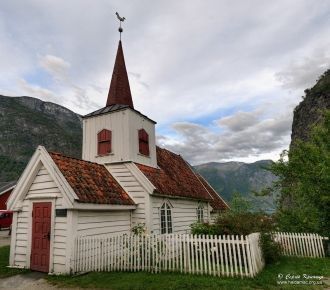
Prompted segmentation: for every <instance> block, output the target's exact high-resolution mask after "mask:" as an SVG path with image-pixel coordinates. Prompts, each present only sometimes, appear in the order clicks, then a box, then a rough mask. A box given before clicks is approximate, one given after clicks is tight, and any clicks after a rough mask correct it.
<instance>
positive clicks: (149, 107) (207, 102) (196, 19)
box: [0, 0, 330, 161]
mask: <svg viewBox="0 0 330 290" xmlns="http://www.w3.org/2000/svg"><path fill="white" fill-rule="evenodd" d="M94 2H95V3H94ZM94 2H93V5H91V1H89V0H70V1H65V0H58V1H50V0H44V1H40V0H27V1H24V6H22V3H19V1H0V42H1V46H0V93H5V92H12V94H15V95H20V94H29V95H30V96H32V97H41V98H46V99H51V100H54V101H56V102H58V103H60V104H61V105H65V106H68V107H69V108H70V109H71V110H73V111H76V112H77V113H80V114H85V113H88V112H91V111H93V110H95V109H97V108H99V107H102V106H104V105H105V103H106V98H107V93H108V88H109V84H110V79H111V73H112V68H113V63H114V58H115V54H116V49H117V45H118V38H119V36H118V32H117V28H118V22H117V19H116V17H115V12H116V11H117V10H118V11H119V12H120V13H121V14H123V15H124V16H125V17H126V21H125V23H124V33H123V35H122V38H123V46H124V53H125V60H126V65H127V70H128V72H129V78H130V84H131V91H132V95H133V101H134V104H135V106H136V109H138V110H139V111H141V112H142V113H144V114H146V115H148V116H149V117H150V118H152V119H155V121H157V122H158V126H159V128H160V134H161V135H162V136H163V138H159V140H160V141H161V142H165V143H166V144H172V145H173V146H174V145H178V146H179V145H180V144H181V145H182V144H183V139H184V138H188V136H187V134H188V132H189V134H191V135H194V131H196V132H199V134H201V136H203V137H202V138H200V139H198V140H199V142H202V144H203V145H205V146H207V148H208V149H209V150H210V153H209V155H208V156H206V155H207V152H202V153H203V154H201V155H202V156H204V158H205V160H206V159H207V160H209V159H210V158H211V157H212V158H217V159H221V158H224V157H226V158H227V157H228V158H250V157H244V154H245V156H250V155H251V154H252V155H253V154H254V155H255V156H256V158H258V156H259V157H262V156H266V155H267V154H268V155H267V156H271V155H272V154H275V153H274V152H278V151H276V150H278V149H275V148H279V147H281V146H282V145H281V144H282V143H283V144H284V143H285V141H284V140H285V139H287V140H289V137H290V132H289V131H286V133H283V134H286V135H285V136H284V135H283V134H280V135H281V137H280V140H282V141H276V140H271V141H272V142H271V144H275V145H276V146H275V145H274V146H270V147H269V146H268V149H267V148H266V147H265V149H262V150H261V149H260V148H261V147H262V146H261V145H260V146H257V147H256V148H254V146H252V145H251V144H250V145H249V144H246V143H248V141H244V139H243V137H244V134H247V132H248V130H252V129H253V128H260V130H263V132H264V133H263V134H257V139H256V140H259V138H261V140H260V141H258V142H257V143H260V144H264V143H265V141H264V140H266V141H267V140H270V139H269V138H270V137H269V136H268V135H267V134H266V132H268V131H267V129H266V128H264V127H267V126H268V127H271V126H274V127H273V128H272V129H271V130H273V131H276V130H277V129H276V128H279V129H278V130H280V131H281V130H282V129H281V124H280V123H281V122H280V118H279V116H280V115H286V112H287V110H288V108H290V109H292V108H293V107H294V106H295V105H296V104H297V103H298V102H299V101H300V96H301V94H302V90H303V89H305V88H307V87H309V86H310V85H311V84H313V82H314V81H315V79H316V78H317V77H318V75H320V74H321V73H322V70H323V68H324V67H325V65H326V63H327V62H329V50H328V47H329V40H328V38H329V35H330V18H329V13H330V5H329V4H328V2H327V1H323V0H315V1H308V0H301V1H289V2H288V1H286V0H279V1H276V2H269V1H260V0H252V1H237V0H224V1H217V0H208V1H198V0H189V1H188V0H183V1H174V0H169V1H150V0H141V1H138V2H136V1H129V2H126V1H119V0H114V1H108V0H99V1H94ZM247 11H249V13H247ZM86 12H88V13H86ZM49 76H51V78H49ZM17 79H21V81H20V85H19V86H17ZM22 80H23V81H22ZM24 80H25V81H24ZM288 88H289V89H290V90H295V91H294V93H292V91H291V92H290V91H289V90H287V89H288ZM298 90H299V91H298ZM262 106H264V107H263V109H261V111H260V115H258V112H256V108H260V107H262ZM251 112H255V113H253V114H252V113H251ZM228 114H229V115H230V116H228ZM210 116H212V117H210ZM223 116H225V117H223ZM210 119H212V120H211V121H210ZM219 119H220V121H219V122H220V125H221V126H222V128H218V129H219V130H221V129H222V130H223V131H222V135H221V138H222V139H221V140H220V137H219V136H218V135H217V134H215V133H214V132H213V131H211V130H210V129H209V127H212V126H214V124H213V123H212V121H217V120H219ZM266 119H268V121H267V122H266V121H265V120H266ZM205 120H209V121H208V122H209V124H206V123H207V121H205ZM271 120H275V121H274V122H275V123H276V124H277V125H276V126H277V127H276V126H275V125H274V124H273V125H272V121H271ZM284 120H286V119H285V118H284ZM198 122H200V123H202V124H204V125H203V126H201V125H198V124H195V123H198ZM285 122H286V121H284V123H285ZM172 124H175V126H174V127H175V128H176V129H178V130H179V131H180V132H181V131H182V132H183V133H182V134H181V133H180V134H181V135H180V134H179V135H180V136H181V137H180V138H178V139H177V140H176V139H175V138H174V137H173V136H172V135H171V134H167V133H166V134H165V133H164V132H170V131H171V125H172ZM187 124H188V125H187ZM191 124H195V125H194V126H192V125H191ZM218 124H219V123H218ZM282 125H283V124H282ZM196 126H197V127H196ZM198 126H200V127H198ZM283 126H284V125H283ZM188 127H189V128H188ZM269 130H270V129H269ZM273 131H272V132H273ZM284 131H285V130H284ZM228 132H231V133H230V134H229V133H228ZM252 133H253V132H250V134H252ZM226 134H228V135H226ZM255 134H256V133H255ZM269 135H272V134H269ZM240 136H241V137H240ZM177 137H178V136H177ZM249 137H251V135H250V136H249ZM189 138H192V139H193V140H196V139H194V138H193V137H189ZM207 138H209V139H210V140H212V143H210V142H209V143H208V142H207ZM235 138H236V139H235ZM267 138H268V139H267ZM225 139H226V140H225ZM187 140H188V139H187ZM235 140H238V141H239V142H240V144H241V146H243V147H244V148H247V149H246V150H245V151H244V150H243V149H242V150H238V149H239V148H238V147H239V146H238V145H236V146H235V148H236V149H235V150H233V153H232V154H227V155H226V154H224V153H223V151H226V152H230V150H229V145H230V144H231V142H232V143H235V142H234V141H235ZM203 142H204V143H203ZM244 144H246V145H244ZM285 144H288V141H287V142H286V143H285ZM181 145H180V146H181ZM216 146H217V148H218V149H217V150H218V151H216V150H215V149H214V148H215V147H216ZM283 146H284V145H283ZM197 147H198V146H197ZM222 147H223V148H225V149H224V150H223V151H219V150H220V149H221V148H222ZM173 148H174V147H173ZM219 148H220V149H219ZM249 148H250V149H249ZM258 148H259V149H258ZM174 149H175V148H174ZM198 150H202V151H205V148H204V149H203V148H199V147H198V148H197V149H196V150H195V151H194V154H195V155H196V156H197V155H198V154H197V153H198ZM248 150H251V151H248ZM267 150H269V151H268V153H266V151H267ZM215 152H220V153H221V154H220V153H219V155H215ZM235 154H236V155H235ZM258 154H259V155H258ZM220 155H221V156H220ZM190 156H192V157H191V160H193V159H194V158H193V155H192V154H191V155H190ZM189 158H190V157H189ZM194 160H195V159H194ZM200 161H202V160H200Z"/></svg>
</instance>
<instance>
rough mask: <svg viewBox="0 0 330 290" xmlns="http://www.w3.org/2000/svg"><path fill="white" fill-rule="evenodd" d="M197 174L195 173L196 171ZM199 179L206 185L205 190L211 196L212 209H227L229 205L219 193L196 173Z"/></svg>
mask: <svg viewBox="0 0 330 290" xmlns="http://www.w3.org/2000/svg"><path fill="white" fill-rule="evenodd" d="M196 174H197V173H196ZM197 176H198V178H199V180H200V181H201V183H203V185H204V186H205V187H206V189H207V191H208V192H209V193H210V195H211V196H212V198H213V200H212V201H211V202H210V204H211V207H212V208H213V210H226V209H229V206H228V205H227V204H226V203H225V201H224V200H223V199H222V198H221V197H220V196H219V194H218V193H217V192H216V191H215V190H214V189H213V187H212V186H211V185H210V184H209V183H208V182H207V181H206V180H205V179H204V178H203V177H202V176H201V175H200V174H197Z"/></svg>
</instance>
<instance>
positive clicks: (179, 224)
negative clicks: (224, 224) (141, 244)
mask: <svg viewBox="0 0 330 290" xmlns="http://www.w3.org/2000/svg"><path fill="white" fill-rule="evenodd" d="M165 201H169V202H170V203H171V205H172V206H173V207H172V227H173V233H179V234H186V233H189V232H190V225H191V224H192V223H195V222H197V207H198V205H199V202H198V201H195V200H188V199H175V198H162V197H156V196H150V202H151V207H152V233H153V234H160V207H161V206H162V205H163V203H164V202H165ZM203 204H204V221H208V220H209V218H210V213H209V208H208V206H207V205H208V204H207V203H205V202H204V203H203Z"/></svg>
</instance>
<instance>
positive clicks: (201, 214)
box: [197, 204, 204, 223]
mask: <svg viewBox="0 0 330 290" xmlns="http://www.w3.org/2000/svg"><path fill="white" fill-rule="evenodd" d="M203 211H204V208H203V206H202V205H201V204H200V205H198V207H197V221H198V222H199V223H202V222H204V212H203Z"/></svg>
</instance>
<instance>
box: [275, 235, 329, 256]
mask: <svg viewBox="0 0 330 290" xmlns="http://www.w3.org/2000/svg"><path fill="white" fill-rule="evenodd" d="M273 236H274V240H275V241H276V242H278V243H279V244H280V246H281V249H282V254H283V255H285V256H297V257H313V258H321V257H325V253H324V247H323V240H327V239H328V238H327V237H321V236H320V235H318V234H312V233H285V232H276V233H274V234H273Z"/></svg>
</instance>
